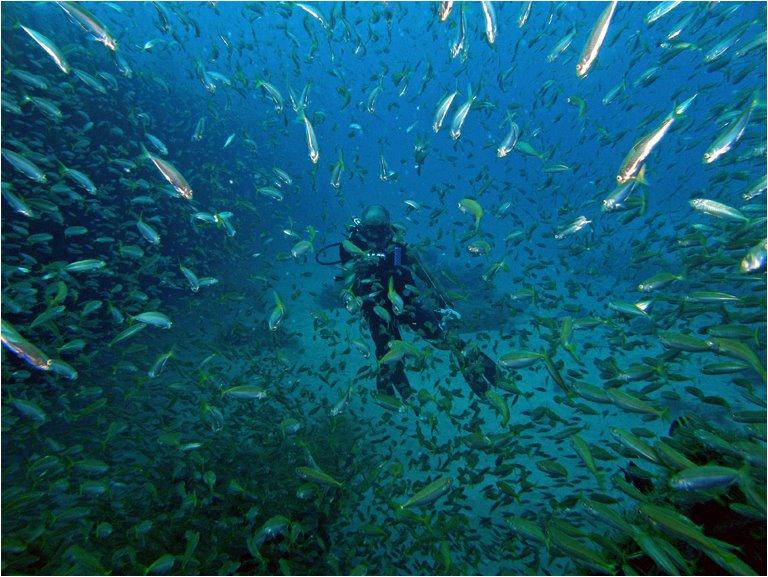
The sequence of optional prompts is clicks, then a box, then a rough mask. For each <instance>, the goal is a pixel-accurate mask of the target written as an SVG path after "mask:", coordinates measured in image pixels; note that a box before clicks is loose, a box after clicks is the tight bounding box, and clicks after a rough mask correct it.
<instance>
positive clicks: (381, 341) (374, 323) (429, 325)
mask: <svg viewBox="0 0 768 577" xmlns="http://www.w3.org/2000/svg"><path fill="white" fill-rule="evenodd" d="M349 240H350V241H352V242H353V243H354V244H355V245H356V246H358V247H359V248H361V249H363V250H371V252H375V250H373V249H371V248H370V247H369V245H368V243H367V242H366V240H365V239H364V238H362V237H361V236H360V235H358V234H356V231H355V230H354V229H353V231H352V234H351V235H350V237H349ZM339 258H340V259H341V262H342V265H344V264H346V263H348V262H349V261H350V260H352V259H355V258H362V257H356V256H355V255H353V254H350V253H349V252H348V251H347V250H345V249H344V245H340V246H339ZM413 266H414V263H413V262H412V259H411V258H410V256H409V251H408V249H407V247H406V245H405V244H403V243H399V242H394V241H390V242H389V243H388V246H387V249H386V250H384V251H382V252H381V253H379V256H378V257H376V256H374V257H370V258H368V259H367V261H366V262H365V264H363V265H362V266H358V268H357V274H356V279H355V282H354V283H353V286H352V292H353V294H354V295H355V296H356V297H360V298H362V299H363V303H362V312H363V316H364V317H365V320H366V322H367V323H368V328H369V329H370V331H371V337H372V338H373V342H374V343H375V345H376V359H377V360H378V359H380V358H381V357H383V356H384V355H385V354H386V352H387V351H388V350H389V347H388V344H389V341H391V340H402V336H401V334H400V326H399V325H401V324H405V325H408V326H409V327H411V329H413V330H414V331H416V332H417V333H418V334H419V335H421V336H422V337H423V338H425V339H427V340H429V341H431V342H432V343H433V344H435V345H437V346H438V347H439V348H446V344H445V343H446V336H447V335H446V333H445V331H444V330H443V329H442V328H441V327H440V320H441V316H440V314H439V313H438V312H437V311H434V310H432V309H431V308H427V307H425V306H424V305H423V303H421V302H420V300H419V298H418V295H417V294H414V293H413V287H414V278H413V272H412V269H413ZM390 277H391V278H392V280H393V283H392V284H393V287H394V289H395V291H396V292H397V294H399V295H400V297H401V298H402V299H403V312H402V313H401V314H400V315H395V313H394V311H393V310H392V303H391V302H390V300H389V298H387V287H388V283H389V279H390ZM406 285H409V287H411V288H410V290H409V288H408V287H406ZM373 293H375V294H373ZM377 305H378V306H380V307H382V308H383V309H384V310H385V311H387V313H389V317H390V321H389V322H387V321H386V320H384V319H383V318H381V316H379V315H378V314H376V312H375V311H374V308H375V307H376V306H377ZM376 387H377V389H378V391H379V392H381V393H386V394H390V395H393V394H394V392H395V391H394V389H395V388H397V390H398V392H399V393H400V395H401V396H402V397H403V398H406V397H408V396H409V395H410V394H411V393H412V392H413V389H412V388H411V386H410V384H409V383H408V377H407V376H406V375H405V370H404V369H403V362H402V361H398V362H397V363H393V364H386V365H381V364H380V365H379V369H378V374H377V378H376Z"/></svg>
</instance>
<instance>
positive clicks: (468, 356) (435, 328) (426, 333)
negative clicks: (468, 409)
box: [407, 302, 499, 397]
mask: <svg viewBox="0 0 768 577" xmlns="http://www.w3.org/2000/svg"><path fill="white" fill-rule="evenodd" d="M407 309H408V310H407V315H408V317H407V320H408V324H409V325H410V326H411V327H412V328H413V329H414V330H415V331H416V332H418V333H419V334H420V335H421V336H422V337H424V338H425V339H427V340H429V341H430V342H431V343H432V344H433V345H434V346H435V348H438V349H442V350H449V351H451V353H453V356H454V358H455V359H456V362H457V363H458V364H459V368H460V369H461V374H462V375H463V376H464V380H466V381H467V384H468V385H469V386H470V388H471V389H472V390H473V391H474V392H475V393H476V394H477V395H478V396H481V397H482V396H484V395H485V393H486V392H487V391H488V389H489V387H490V385H492V384H495V383H496V381H497V379H498V377H499V374H498V367H497V366H496V363H495V362H494V361H493V360H492V359H491V358H490V357H488V356H487V355H486V354H485V353H483V352H482V351H481V350H480V349H479V348H478V347H477V345H475V344H471V345H468V344H467V343H466V341H464V340H463V339H461V338H460V337H459V335H458V332H457V331H456V330H446V329H443V328H442V327H441V326H440V320H441V319H440V315H439V314H438V313H437V312H435V311H432V310H430V309H427V308H425V307H424V306H422V305H421V304H420V303H418V302H415V303H412V304H411V305H410V306H409V307H407Z"/></svg>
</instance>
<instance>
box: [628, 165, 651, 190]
mask: <svg viewBox="0 0 768 577" xmlns="http://www.w3.org/2000/svg"><path fill="white" fill-rule="evenodd" d="M632 180H634V181H635V182H636V183H637V184H641V185H643V186H648V180H647V179H646V178H645V164H643V165H642V166H641V167H640V170H639V171H638V172H637V174H636V175H635V176H634V177H632Z"/></svg>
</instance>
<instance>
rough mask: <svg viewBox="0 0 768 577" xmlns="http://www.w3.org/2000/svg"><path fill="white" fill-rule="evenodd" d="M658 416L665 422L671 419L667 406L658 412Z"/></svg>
mask: <svg viewBox="0 0 768 577" xmlns="http://www.w3.org/2000/svg"><path fill="white" fill-rule="evenodd" d="M659 417H660V418H661V420H662V421H664V422H665V423H669V422H671V421H672V417H671V416H670V414H669V407H664V408H663V409H662V410H661V412H660V413H659Z"/></svg>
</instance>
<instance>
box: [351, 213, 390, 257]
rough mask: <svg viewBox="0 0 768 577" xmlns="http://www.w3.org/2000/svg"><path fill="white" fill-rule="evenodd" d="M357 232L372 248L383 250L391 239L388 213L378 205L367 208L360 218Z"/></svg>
mask: <svg viewBox="0 0 768 577" xmlns="http://www.w3.org/2000/svg"><path fill="white" fill-rule="evenodd" d="M359 231H360V234H362V235H363V236H364V237H365V240H367V241H368V242H370V243H371V244H372V245H373V246H374V247H376V248H379V249H383V248H385V247H386V245H387V243H388V242H389V240H390V239H391V237H392V223H391V222H390V220H389V211H388V210H387V209H386V208H384V207H383V206H381V205H380V204H372V205H370V206H368V207H367V208H366V209H365V210H364V211H363V216H362V217H361V218H360V227H359Z"/></svg>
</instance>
